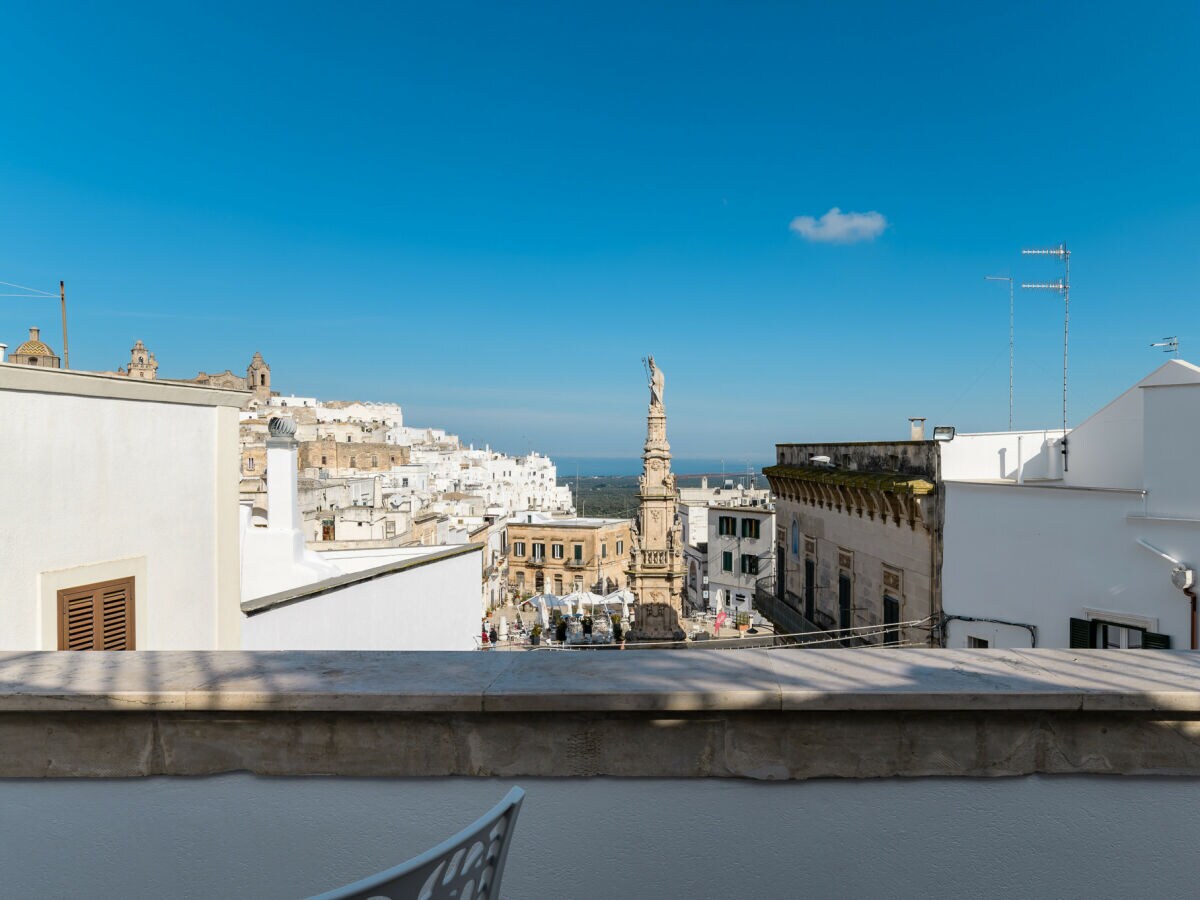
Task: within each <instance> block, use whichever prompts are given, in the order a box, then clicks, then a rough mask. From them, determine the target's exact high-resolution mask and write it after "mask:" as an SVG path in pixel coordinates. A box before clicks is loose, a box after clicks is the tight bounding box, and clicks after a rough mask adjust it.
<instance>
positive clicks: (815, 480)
mask: <svg viewBox="0 0 1200 900" xmlns="http://www.w3.org/2000/svg"><path fill="white" fill-rule="evenodd" d="M763 474H764V475H766V476H767V480H768V481H769V482H770V483H771V490H772V491H773V492H774V493H775V495H776V496H777V497H780V498H782V499H785V500H792V501H795V502H797V503H805V504H807V505H809V506H813V507H817V508H821V509H832V510H837V511H838V512H846V513H853V514H857V515H858V516H859V517H860V518H861V517H863V516H866V517H867V518H869V519H875V518H878V519H880V521H887V520H889V519H890V520H891V521H892V522H893V523H895V524H897V525H899V524H900V523H901V522H907V523H908V525H909V526H910V527H911V528H916V527H917V525H918V524H921V525H926V524H927V523H926V518H925V515H924V513H923V510H922V507H921V498H923V497H927V496H929V495H931V494H933V493H934V491H935V486H934V484H933V482H931V481H928V480H926V479H925V478H922V477H921V476H918V475H905V474H902V473H899V472H856V471H851V470H848V469H831V468H824V467H817V466H767V467H766V468H765V469H763Z"/></svg>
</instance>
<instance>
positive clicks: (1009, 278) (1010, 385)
mask: <svg viewBox="0 0 1200 900" xmlns="http://www.w3.org/2000/svg"><path fill="white" fill-rule="evenodd" d="M983 277H984V279H985V280H987V281H1007V282H1008V430H1009V431H1012V430H1013V279H1012V276H1011V275H984V276H983Z"/></svg>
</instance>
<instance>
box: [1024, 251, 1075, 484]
mask: <svg viewBox="0 0 1200 900" xmlns="http://www.w3.org/2000/svg"><path fill="white" fill-rule="evenodd" d="M1021 255H1022V256H1053V257H1056V258H1058V259H1060V260H1062V264H1063V277H1062V278H1056V279H1055V280H1054V281H1024V282H1021V287H1022V289H1026V290H1042V291H1057V292H1058V293H1060V294H1062V298H1063V399H1062V427H1063V438H1062V457H1063V472H1066V471H1067V339H1068V337H1069V335H1070V331H1071V251H1070V250H1068V249H1067V242H1066V241H1063V242H1062V243H1060V244H1059V245H1058V246H1057V247H1047V248H1035V249H1028V250H1022V251H1021Z"/></svg>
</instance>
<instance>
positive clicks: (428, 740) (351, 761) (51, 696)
mask: <svg viewBox="0 0 1200 900" xmlns="http://www.w3.org/2000/svg"><path fill="white" fill-rule="evenodd" d="M234 770H248V771H251V772H255V773H259V774H264V775H311V774H332V775H375V776H426V775H438V776H441V775H476V776H499V777H506V778H508V777H514V778H515V777H536V776H549V777H574V776H590V775H614V776H647V777H649V776H660V777H661V776H666V777H684V778H694V777H713V776H715V777H744V778H755V779H767V780H775V779H803V778H814V777H851V778H863V777H882V776H895V775H903V776H913V775H948V776H998V775H1020V774H1029V773H1035V772H1043V773H1055V774H1083V773H1093V774H1156V775H1190V776H1197V775H1200V655H1196V654H1190V653H1183V652H1151V651H1136V650H1131V651H1056V650H1028V651H1020V652H1016V651H948V650H941V651H939V650H796V649H790V650H739V651H728V652H720V651H658V650H645V651H631V652H624V653H620V652H612V653H605V652H595V653H583V652H581V653H555V652H533V653H496V652H492V653H238V652H227V653H147V652H136V653H123V654H122V653H113V654H66V653H9V654H3V655H0V777H63V776H75V777H112V776H136V775H158V774H170V775H201V774H213V773H218V772H227V771H234Z"/></svg>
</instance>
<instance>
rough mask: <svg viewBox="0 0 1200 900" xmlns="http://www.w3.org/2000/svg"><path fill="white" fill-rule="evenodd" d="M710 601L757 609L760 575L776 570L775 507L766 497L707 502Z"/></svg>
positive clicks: (715, 605) (716, 604)
mask: <svg viewBox="0 0 1200 900" xmlns="http://www.w3.org/2000/svg"><path fill="white" fill-rule="evenodd" d="M707 543H708V553H707V556H708V566H707V569H708V605H709V606H710V607H711V608H713V609H716V610H725V611H726V612H728V613H730V614H733V613H739V612H747V613H748V612H753V611H754V594H755V589H756V587H757V585H758V582H759V579H762V578H769V577H770V576H771V575H772V574H773V572H774V563H775V561H774V553H773V550H772V548H773V546H774V543H775V510H774V509H773V508H772V507H771V506H770V505H769V501H767V500H766V499H765V498H763V499H762V500H761V502H760V501H758V500H757V498H755V499H754V500H751V499H750V498H745V502H741V503H738V502H729V503H710V504H709V506H708V542H707Z"/></svg>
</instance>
